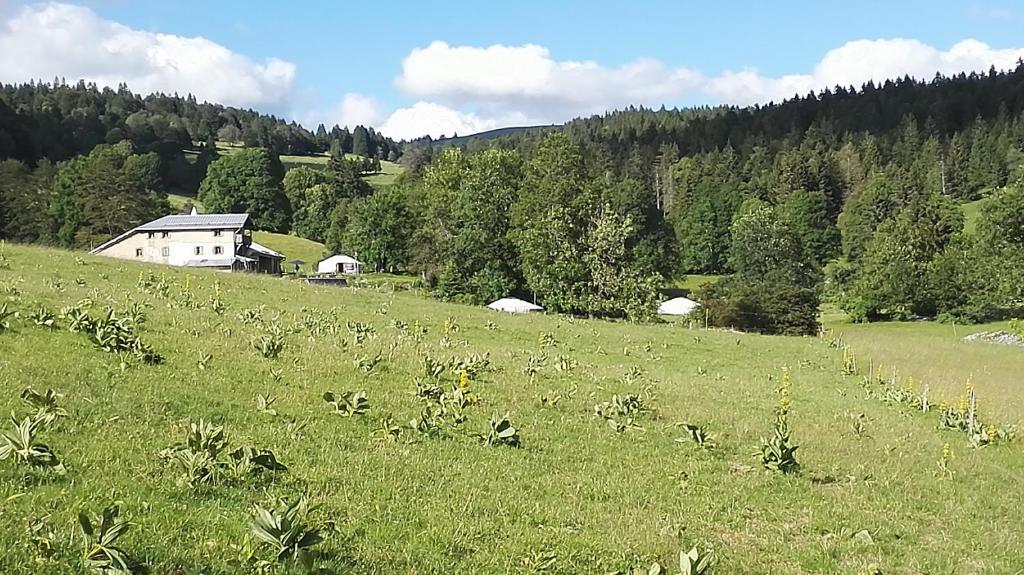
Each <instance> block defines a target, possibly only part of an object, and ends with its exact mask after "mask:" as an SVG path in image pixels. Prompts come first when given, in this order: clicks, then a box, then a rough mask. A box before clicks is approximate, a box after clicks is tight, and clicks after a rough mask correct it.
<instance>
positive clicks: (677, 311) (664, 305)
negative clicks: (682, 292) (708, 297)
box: [658, 297, 700, 315]
mask: <svg viewBox="0 0 1024 575" xmlns="http://www.w3.org/2000/svg"><path fill="white" fill-rule="evenodd" d="M699 307H700V304H699V303H697V302H695V301H693V300H692V299H690V298H685V297H675V298H672V299H670V300H668V301H664V302H661V305H659V306H658V315H689V314H691V313H693V310H695V309H697V308H699Z"/></svg>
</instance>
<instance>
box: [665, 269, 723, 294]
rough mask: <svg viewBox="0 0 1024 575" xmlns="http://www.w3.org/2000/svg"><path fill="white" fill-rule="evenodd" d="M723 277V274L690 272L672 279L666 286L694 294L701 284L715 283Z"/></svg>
mask: <svg viewBox="0 0 1024 575" xmlns="http://www.w3.org/2000/svg"><path fill="white" fill-rule="evenodd" d="M721 278H722V276H717V275H702V274H688V275H685V276H682V277H680V278H675V279H672V280H670V281H669V282H668V285H666V286H665V287H667V288H669V289H672V290H681V291H684V292H686V293H687V294H689V295H692V294H693V292H695V291H696V290H697V289H698V288H699V287H700V286H702V285H704V284H709V283H714V282H716V281H718V280H719V279H721Z"/></svg>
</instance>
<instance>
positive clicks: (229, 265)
mask: <svg viewBox="0 0 1024 575" xmlns="http://www.w3.org/2000/svg"><path fill="white" fill-rule="evenodd" d="M90 253H91V254H94V255H101V256H108V257H113V258H120V259H126V260H136V261H141V262H151V263H159V264H166V265H172V266H184V267H202V268H212V269H220V270H232V271H250V272H260V273H269V274H279V273H281V260H283V259H284V256H282V255H281V254H279V253H277V252H275V251H274V250H272V249H270V248H268V247H266V246H261V245H260V244H258V243H256V242H254V241H252V224H251V220H250V219H249V214H198V213H196V211H195V210H194V209H193V211H192V213H191V214H188V215H171V216H164V217H162V218H160V219H157V220H153V221H152V222H149V223H145V224H142V225H141V226H138V227H136V228H133V229H131V230H128V231H127V232H125V233H123V234H121V235H119V236H117V237H115V238H113V239H111V240H110V241H108V242H106V243H104V244H102V245H100V246H99V247H97V248H96V249H94V250H92V251H91V252H90Z"/></svg>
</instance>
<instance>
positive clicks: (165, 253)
mask: <svg viewBox="0 0 1024 575" xmlns="http://www.w3.org/2000/svg"><path fill="white" fill-rule="evenodd" d="M160 255H162V256H164V257H165V258H166V257H167V256H169V255H171V248H160Z"/></svg>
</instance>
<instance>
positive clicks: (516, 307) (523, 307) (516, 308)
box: [487, 297, 544, 313]
mask: <svg viewBox="0 0 1024 575" xmlns="http://www.w3.org/2000/svg"><path fill="white" fill-rule="evenodd" d="M487 307H489V308H491V309H493V310H494V311H504V312H508V313H529V312H531V311H542V310H543V309H544V308H542V307H540V306H539V305H536V304H532V303H530V302H528V301H523V300H521V299H519V298H516V297H503V298H501V299H499V300H497V301H493V302H491V303H489V304H487Z"/></svg>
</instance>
